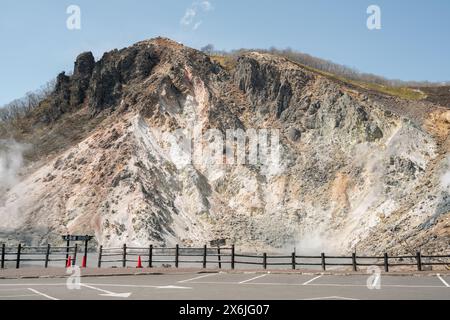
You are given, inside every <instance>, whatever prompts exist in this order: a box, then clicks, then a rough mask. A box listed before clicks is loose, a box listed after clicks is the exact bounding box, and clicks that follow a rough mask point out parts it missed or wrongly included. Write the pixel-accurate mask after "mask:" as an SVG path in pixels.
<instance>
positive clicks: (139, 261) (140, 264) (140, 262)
mask: <svg viewBox="0 0 450 320" xmlns="http://www.w3.org/2000/svg"><path fill="white" fill-rule="evenodd" d="M136 268H138V269H142V260H141V256H139V257H138V261H137V267H136Z"/></svg>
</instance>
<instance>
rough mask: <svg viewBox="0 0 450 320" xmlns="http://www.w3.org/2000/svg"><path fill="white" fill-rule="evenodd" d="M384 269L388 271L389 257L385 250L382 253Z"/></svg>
mask: <svg viewBox="0 0 450 320" xmlns="http://www.w3.org/2000/svg"><path fill="white" fill-rule="evenodd" d="M384 271H385V272H389V257H388V254H387V252H386V253H385V254H384Z"/></svg>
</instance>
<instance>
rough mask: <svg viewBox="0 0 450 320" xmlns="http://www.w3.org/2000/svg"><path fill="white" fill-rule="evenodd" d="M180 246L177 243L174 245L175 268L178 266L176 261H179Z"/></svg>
mask: <svg viewBox="0 0 450 320" xmlns="http://www.w3.org/2000/svg"><path fill="white" fill-rule="evenodd" d="M179 251H180V247H179V245H178V244H177V245H176V246H175V268H178V262H179V254H180V252H179Z"/></svg>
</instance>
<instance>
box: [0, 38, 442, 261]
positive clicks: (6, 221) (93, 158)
mask: <svg viewBox="0 0 450 320" xmlns="http://www.w3.org/2000/svg"><path fill="white" fill-rule="evenodd" d="M37 114H39V117H38V118H36V119H33V121H34V122H33V123H34V127H39V128H41V129H40V130H38V131H36V133H35V135H38V136H39V135H42V137H44V136H45V137H46V138H45V139H46V140H45V141H46V143H45V145H46V146H48V145H49V144H51V143H50V142H48V140H51V139H50V138H49V137H57V136H58V137H59V136H60V132H62V131H64V128H66V130H65V131H66V132H65V133H64V134H65V137H66V138H65V140H64V144H61V143H59V141H60V140H58V139H56V138H55V139H54V144H57V143H59V144H60V145H59V146H58V148H56V147H55V148H51V150H52V152H47V153H45V152H40V153H38V154H40V156H39V157H38V158H37V159H34V161H33V162H32V163H30V164H29V166H28V167H26V168H25V169H24V170H23V174H22V176H21V180H20V182H19V183H17V184H15V185H14V186H13V187H11V188H9V189H8V190H7V191H5V192H4V194H3V195H2V197H1V198H0V219H1V221H2V222H1V224H0V236H2V237H3V238H6V239H8V238H9V239H15V238H17V237H21V238H25V240H28V241H30V242H35V243H36V242H37V243H39V242H46V241H47V240H49V239H50V240H56V239H58V237H59V235H60V234H66V233H82V234H85V233H92V234H95V235H96V239H97V241H98V242H99V243H102V244H104V245H118V244H122V243H124V242H126V243H129V244H133V245H147V244H149V243H154V244H160V245H172V244H174V243H177V242H178V243H183V244H185V245H203V244H204V243H206V242H207V241H210V240H214V239H227V241H229V242H234V243H236V244H238V245H240V246H242V247H244V248H261V249H262V248H264V249H273V250H278V251H279V250H286V251H291V250H292V248H293V247H294V246H295V247H297V248H298V249H300V250H301V251H304V252H315V253H317V252H319V251H320V250H324V251H326V252H336V253H338V252H339V253H344V252H348V251H350V250H354V249H357V250H358V252H367V253H373V252H374V251H375V252H381V251H384V250H391V251H393V252H395V251H398V252H405V250H407V251H410V250H415V249H419V248H421V249H422V250H424V251H426V252H430V253H431V252H432V253H434V252H442V251H444V250H448V243H449V241H450V221H449V218H450V215H449V212H450V195H449V192H450V189H449V187H450V183H449V181H450V179H449V177H448V175H449V170H450V169H449V166H450V157H449V156H448V151H449V139H448V134H449V130H450V113H449V111H447V109H445V108H442V107H439V106H437V105H432V104H431V103H428V102H412V101H403V100H398V99H394V98H392V97H387V96H381V95H373V94H370V93H367V92H363V91H361V90H355V89H354V88H350V87H347V86H346V85H344V84H342V83H337V82H335V81H333V80H330V79H328V78H325V77H324V76H321V75H318V74H316V73H314V72H311V71H308V70H306V69H304V68H303V67H301V66H299V65H296V64H294V63H292V62H290V61H287V60H285V59H282V58H279V57H275V56H271V55H266V54H259V53H248V54H244V55H243V56H241V57H239V59H238V61H237V64H236V66H235V68H234V69H233V70H231V71H230V70H226V69H224V68H222V67H221V66H220V65H219V64H217V63H215V62H212V61H211V60H210V58H209V57H207V56H205V55H204V54H202V53H200V52H198V51H196V50H193V49H190V48H187V47H184V46H182V45H180V44H178V43H175V42H172V41H170V40H167V39H161V38H158V39H154V40H151V41H144V42H141V43H138V44H136V45H134V46H132V47H130V48H126V49H123V50H115V51H112V52H109V53H106V54H105V55H104V56H103V58H102V59H101V60H99V61H97V62H95V61H94V58H93V57H92V54H90V53H85V54H82V55H80V56H79V57H78V59H77V61H76V63H75V69H74V72H73V75H72V76H66V75H64V74H61V75H60V76H59V77H58V81H57V86H56V90H55V92H54V94H53V96H52V97H51V99H50V101H47V103H46V106H45V108H44V107H42V110H39V112H38V113H37ZM77 119H78V120H77ZM69 120H70V121H72V122H70V123H75V124H73V125H72V126H71V127H68V126H67V123H68V122H69ZM81 120H82V122H81ZM77 121H79V122H77ZM80 126H81V127H83V130H80V129H79V128H78V127H80ZM42 128H43V129H42ZM71 128H73V132H74V133H76V134H74V135H73V139H72V137H71V136H70V132H67V131H68V130H69V131H70V130H72V129H71ZM231 129H235V130H236V129H240V130H242V132H245V133H249V132H252V131H251V130H255V131H256V132H261V130H264V129H270V130H271V132H272V134H274V132H277V133H278V136H279V142H280V147H279V151H280V156H279V158H276V160H277V161H276V163H275V162H270V161H269V162H267V161H266V162H264V161H263V160H267V159H262V160H261V159H260V161H258V162H256V163H246V164H230V163H223V162H219V161H210V160H211V159H212V158H214V159H216V160H217V159H221V158H223V157H224V156H225V155H226V154H227V152H228V151H230V148H231V149H234V147H233V146H232V147H228V146H227V148H225V149H216V150H213V151H214V152H212V153H213V154H214V156H213V157H207V156H205V154H203V156H200V158H199V161H185V160H186V155H189V154H190V151H191V150H190V147H191V140H190V139H187V137H189V134H191V133H192V132H197V133H198V132H200V133H202V134H204V136H205V137H204V139H203V140H202V141H201V142H200V143H197V145H198V144H200V145H202V146H203V147H206V146H207V145H210V144H211V143H213V142H214V141H215V142H217V140H220V137H221V135H222V136H223V137H225V136H226V132H227V130H231ZM196 130H197V131H196ZM214 130H216V131H214ZM258 130H259V131H258ZM174 132H176V133H177V135H173V134H172V135H168V133H174ZM211 132H214V133H215V134H214V135H211ZM23 139H24V140H26V139H27V138H26V137H24V138H23ZM39 139H41V138H40V136H39ZM39 139H38V140H36V141H42V139H44V138H42V139H41V140H39ZM224 139H225V138H224ZM247 139H249V138H247ZM28 140H30V139H29V138H28ZM187 141H189V142H187ZM272 141H276V140H272ZM208 142H209V144H208ZM39 148H40V144H39V143H35V144H34V149H35V150H36V149H39ZM250 149H251V147H250V146H247V150H246V151H248V152H249V153H250V152H251V151H250ZM188 151H189V152H188ZM194 153H195V152H194ZM194 158H195V157H194Z"/></svg>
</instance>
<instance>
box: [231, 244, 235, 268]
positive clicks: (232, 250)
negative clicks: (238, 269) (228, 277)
mask: <svg viewBox="0 0 450 320" xmlns="http://www.w3.org/2000/svg"><path fill="white" fill-rule="evenodd" d="M231 269H234V244H233V245H232V246H231Z"/></svg>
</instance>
